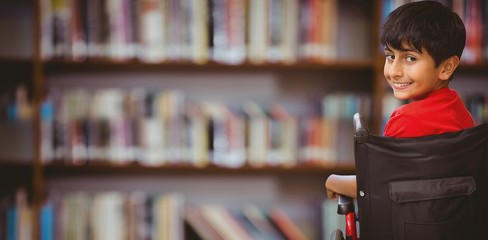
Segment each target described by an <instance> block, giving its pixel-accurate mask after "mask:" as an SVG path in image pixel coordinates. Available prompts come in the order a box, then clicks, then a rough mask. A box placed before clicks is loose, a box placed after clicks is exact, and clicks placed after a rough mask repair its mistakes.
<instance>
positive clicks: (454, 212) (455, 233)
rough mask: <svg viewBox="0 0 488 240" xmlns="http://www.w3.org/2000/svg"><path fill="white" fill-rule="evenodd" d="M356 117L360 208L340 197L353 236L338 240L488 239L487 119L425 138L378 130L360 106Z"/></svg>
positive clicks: (339, 236)
mask: <svg viewBox="0 0 488 240" xmlns="http://www.w3.org/2000/svg"><path fill="white" fill-rule="evenodd" d="M353 123H354V158H355V164H356V181H357V189H358V190H357V191H358V194H357V196H358V199H357V200H356V201H357V211H355V206H354V200H353V199H350V198H347V197H343V196H340V197H339V199H338V214H341V215H345V217H346V229H345V236H344V234H343V232H342V230H340V229H337V230H335V231H334V232H333V233H332V236H331V238H330V239H332V240H344V239H347V240H357V239H361V240H424V239H425V240H451V239H453V240H454V239H456V240H461V239H488V237H487V236H486V234H485V233H484V231H485V230H486V229H488V164H487V160H488V124H487V123H483V124H480V125H478V126H475V127H473V128H469V129H464V130H460V131H457V132H451V133H445V134H440V135H432V136H425V137H417V138H390V137H383V136H376V135H372V134H370V132H369V130H368V127H367V121H366V119H365V118H363V117H361V116H360V115H359V114H358V113H356V114H355V115H354V121H353ZM356 224H357V225H356ZM358 235H359V236H358ZM344 237H345V238H344Z"/></svg>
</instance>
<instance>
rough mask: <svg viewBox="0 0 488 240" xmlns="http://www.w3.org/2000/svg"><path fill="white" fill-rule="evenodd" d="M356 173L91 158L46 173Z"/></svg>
mask: <svg viewBox="0 0 488 240" xmlns="http://www.w3.org/2000/svg"><path fill="white" fill-rule="evenodd" d="M330 173H337V174H353V173H354V165H353V164H344V165H335V164H333V165H332V164H331V165H329V166H295V167H288V168H287V167H269V166H268V167H262V168H257V167H252V166H243V167H239V168H227V167H221V166H215V165H208V166H206V167H202V168H198V167H194V166H191V165H164V166H158V167H150V166H142V165H140V164H136V163H134V164H128V165H116V164H110V163H104V162H90V163H88V164H84V165H71V164H62V163H52V164H48V165H45V166H44V174H45V175H46V176H47V177H56V176H73V175H84V176H87V175H130V174H134V175H138V174H144V175H146V174H163V175H183V174H191V175H215V174H217V175H235V174H238V175H310V174H311V175H315V176H316V175H324V176H326V175H328V174H330Z"/></svg>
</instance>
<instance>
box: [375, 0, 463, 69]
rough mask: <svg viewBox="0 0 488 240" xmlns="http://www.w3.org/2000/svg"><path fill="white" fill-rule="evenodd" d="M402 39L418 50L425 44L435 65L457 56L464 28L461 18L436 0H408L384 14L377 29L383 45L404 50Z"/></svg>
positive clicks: (460, 52) (459, 55)
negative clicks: (382, 23)
mask: <svg viewBox="0 0 488 240" xmlns="http://www.w3.org/2000/svg"><path fill="white" fill-rule="evenodd" d="M403 43H405V44H407V46H410V47H414V48H415V49H417V50H418V51H419V52H422V48H425V49H426V50H427V52H428V53H429V54H430V55H431V56H432V58H434V61H435V64H436V67H438V66H439V65H440V64H441V63H442V61H444V60H446V59H448V58H450V57H452V56H454V55H455V56H458V57H459V58H461V54H462V53H463V49H464V45H465V44H466V29H465V28H464V24H463V21H462V20H461V18H460V17H459V16H458V15H457V14H456V13H455V12H453V11H452V10H451V9H450V8H448V7H446V6H444V5H442V4H441V3H439V2H436V1H420V2H411V3H407V4H405V5H403V6H400V7H398V8H397V9H395V10H394V11H392V12H391V13H390V15H388V17H387V19H386V22H385V24H384V25H383V31H382V33H381V44H383V46H388V47H390V48H393V49H398V50H405V48H404V46H403Z"/></svg>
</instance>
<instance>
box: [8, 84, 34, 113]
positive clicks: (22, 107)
mask: <svg viewBox="0 0 488 240" xmlns="http://www.w3.org/2000/svg"><path fill="white" fill-rule="evenodd" d="M28 95H29V93H28V91H27V87H26V86H25V85H18V86H17V87H16V88H15V89H8V90H3V91H1V92H0V122H20V121H28V120H31V119H32V114H33V107H32V101H31V100H30V99H29V96H28Z"/></svg>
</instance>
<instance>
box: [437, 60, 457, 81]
mask: <svg viewBox="0 0 488 240" xmlns="http://www.w3.org/2000/svg"><path fill="white" fill-rule="evenodd" d="M458 66H459V57H458V56H452V57H450V58H448V59H446V60H444V61H443V62H442V63H441V65H440V66H439V67H440V71H439V79H441V80H449V79H450V77H451V75H452V73H454V70H456V68H457V67H458Z"/></svg>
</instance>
